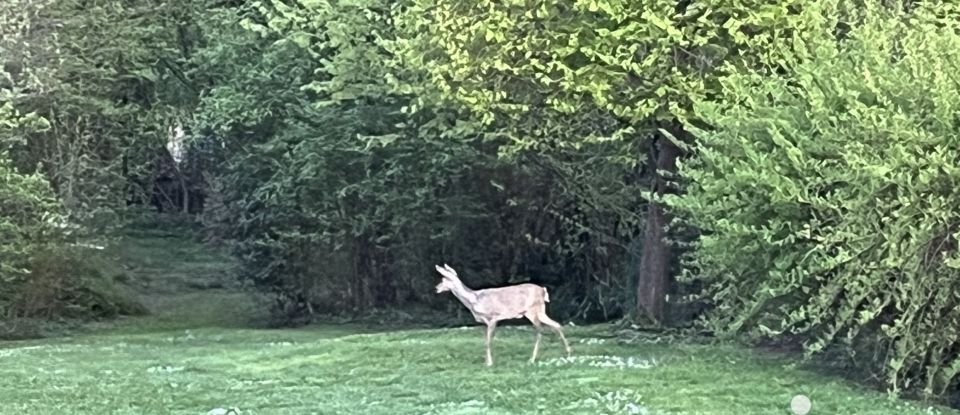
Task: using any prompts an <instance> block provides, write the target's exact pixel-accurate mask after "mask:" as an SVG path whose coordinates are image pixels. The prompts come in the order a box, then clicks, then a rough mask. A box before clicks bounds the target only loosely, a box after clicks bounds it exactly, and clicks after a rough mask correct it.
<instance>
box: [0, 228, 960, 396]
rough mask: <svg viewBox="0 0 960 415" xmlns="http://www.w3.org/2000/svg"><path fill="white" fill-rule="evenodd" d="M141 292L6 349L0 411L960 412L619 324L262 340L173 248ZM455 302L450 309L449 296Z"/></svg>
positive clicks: (218, 267) (205, 252)
mask: <svg viewBox="0 0 960 415" xmlns="http://www.w3.org/2000/svg"><path fill="white" fill-rule="evenodd" d="M117 255H119V256H120V257H121V259H122V260H123V263H124V264H127V266H126V268H127V271H126V273H127V274H128V278H129V280H130V281H129V284H130V285H131V287H132V288H133V289H135V290H137V291H138V292H139V293H140V294H139V295H140V297H141V300H143V302H144V303H145V304H146V305H147V306H148V308H150V310H151V311H152V312H153V314H152V315H150V316H145V317H134V318H128V319H124V320H122V321H118V322H111V323H101V324H97V325H92V326H90V327H88V328H87V329H86V330H85V331H84V332H82V333H80V334H77V335H74V336H70V337H61V338H50V339H42V340H30V341H15V342H0V414H38V415H47V414H70V415H92V414H96V415H104V414H131V415H132V414H137V415H143V414H198V415H203V414H207V413H208V412H209V411H210V410H212V409H215V408H229V407H236V408H239V409H240V410H241V413H242V414H244V415H248V414H297V415H302V414H390V415H394V414H646V415H655V414H731V415H733V414H738V415H739V414H758V415H759V414H763V415H769V414H790V413H791V412H790V409H789V408H790V406H789V405H790V399H791V398H792V397H793V396H794V395H796V394H805V395H807V396H809V397H810V399H811V401H812V402H813V409H812V411H811V412H810V414H814V415H816V414H865V415H870V414H898V415H900V414H902V415H914V414H916V415H920V414H960V412H957V411H952V410H949V409H944V408H939V407H937V408H934V407H931V406H929V405H925V404H922V403H919V402H907V401H902V400H891V399H888V398H887V396H886V395H885V394H883V393H881V392H877V391H873V390H870V389H867V388H865V387H861V386H858V385H856V384H854V383H851V382H848V381H845V380H843V379H840V378H838V377H832V376H828V375H824V374H820V373H815V372H811V371H807V370H803V369H798V368H795V367H794V365H792V364H791V362H790V361H787V360H783V359H778V358H773V357H769V356H766V355H761V354H758V353H756V352H754V351H751V350H747V349H743V348H739V347H735V346H730V345H721V346H710V345H702V344H692V343H669V342H667V343H664V342H660V343H657V342H650V341H645V340H643V338H641V339H640V340H638V341H633V342H626V341H623V340H618V339H617V338H613V337H610V330H609V327H606V326H589V327H570V326H567V327H565V330H566V332H567V334H568V337H569V339H570V341H571V345H572V346H573V348H574V356H573V357H572V358H569V359H567V358H564V356H563V354H562V345H561V344H560V341H559V339H558V338H557V337H556V336H555V335H554V334H552V333H550V332H547V333H546V334H545V336H544V343H543V345H542V349H541V356H540V360H539V361H538V363H537V364H533V365H531V364H528V363H527V359H528V358H529V355H530V353H531V351H532V347H533V339H534V336H533V331H532V329H531V328H530V326H523V325H521V326H505V327H501V328H500V329H498V331H497V334H496V340H495V342H494V358H495V366H494V367H492V368H487V367H485V366H484V365H483V329H481V328H480V327H477V326H471V327H462V328H449V329H407V330H401V329H393V330H390V329H387V328H371V327H360V326H351V325H320V326H311V327H306V328H300V329H282V330H270V329H252V328H250V326H249V324H248V322H249V321H250V320H254V319H256V318H258V314H257V313H258V310H259V309H258V306H257V304H258V302H257V301H258V300H256V299H254V298H252V297H251V296H250V295H248V294H245V293H244V292H243V291H241V290H239V289H238V287H237V286H235V285H234V283H233V282H232V281H231V280H230V275H229V274H230V269H231V267H232V264H231V263H230V261H229V258H228V257H227V256H226V255H225V253H223V252H220V251H217V250H212V249H210V248H209V247H204V246H202V245H199V244H197V243H195V242H191V241H186V240H183V239H179V238H169V236H163V235H160V236H158V235H152V236H142V235H141V236H139V237H136V238H132V239H131V240H129V241H126V242H125V243H123V244H121V246H120V247H119V248H118V251H117ZM451 301H454V300H453V299H451Z"/></svg>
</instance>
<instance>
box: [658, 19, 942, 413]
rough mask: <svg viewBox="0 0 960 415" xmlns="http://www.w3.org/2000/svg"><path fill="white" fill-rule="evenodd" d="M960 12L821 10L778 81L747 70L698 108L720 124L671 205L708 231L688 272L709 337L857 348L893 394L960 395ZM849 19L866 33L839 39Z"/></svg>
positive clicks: (795, 38)
mask: <svg viewBox="0 0 960 415" xmlns="http://www.w3.org/2000/svg"><path fill="white" fill-rule="evenodd" d="M823 3H824V4H829V2H823ZM946 10H947V9H945V8H942V7H940V8H938V10H937V11H936V12H934V11H931V10H927V9H924V8H922V7H920V6H917V9H916V10H913V11H911V12H909V13H906V12H899V11H891V10H889V9H884V8H883V7H881V5H880V4H879V3H878V2H876V1H867V2H866V7H864V8H862V9H860V10H846V11H844V10H837V9H830V8H825V9H824V13H823V14H822V16H824V17H823V20H822V21H810V22H808V23H809V24H810V27H811V29H810V30H808V31H805V32H804V34H803V35H801V34H794V35H792V36H787V37H784V39H783V40H782V44H781V45H780V47H781V48H782V49H781V50H779V51H775V52H774V53H779V54H781V55H782V56H786V57H787V59H785V60H784V61H782V66H783V67H782V68H780V69H781V70H780V72H781V73H780V74H778V75H776V76H769V75H766V74H764V73H759V72H745V71H737V70H734V72H733V73H732V74H731V75H729V76H726V77H725V78H723V79H722V80H721V82H722V84H723V87H724V88H723V94H722V96H719V97H713V98H712V99H709V100H706V99H702V100H700V102H699V103H698V105H697V110H698V116H700V117H702V119H703V120H704V121H706V122H707V123H708V124H709V125H710V127H709V128H700V129H695V130H696V131H697V134H698V135H699V138H700V139H701V141H700V142H699V153H698V154H699V157H698V159H697V160H695V161H694V162H691V163H690V164H688V165H686V166H684V168H683V169H682V171H683V174H684V175H685V176H686V178H687V179H689V180H690V185H689V189H688V192H687V194H686V195H685V196H683V197H680V198H676V199H673V200H672V204H673V205H674V207H676V208H677V209H679V210H680V211H681V212H683V213H685V214H686V215H687V216H688V219H690V220H691V221H692V222H693V223H694V224H696V225H697V226H699V227H700V228H702V229H703V232H704V234H703V236H702V238H701V239H700V240H699V244H698V250H697V251H696V253H694V254H693V255H692V256H691V257H690V258H689V259H688V266H689V270H690V271H689V273H688V277H689V278H691V279H698V280H702V282H704V283H705V285H706V286H707V289H706V290H707V291H706V293H705V294H706V296H707V297H708V298H710V299H711V301H712V302H713V307H714V308H713V311H712V312H711V315H710V317H709V318H708V320H707V323H708V325H709V326H710V327H711V328H712V329H714V330H716V331H718V332H720V333H726V334H734V333H745V334H749V335H750V338H753V339H777V340H783V339H794V340H796V341H799V342H800V343H801V344H802V345H803V347H804V348H805V350H806V351H807V352H808V354H810V355H812V354H815V353H820V352H823V351H828V350H844V351H845V352H846V353H848V354H849V356H850V358H851V359H852V361H853V362H855V363H857V364H860V365H862V367H865V368H868V369H872V370H876V371H877V372H880V373H879V374H880V375H881V376H882V377H883V378H884V379H886V380H887V382H888V385H889V387H890V388H891V390H892V391H894V392H898V391H902V390H904V389H910V390H922V392H924V393H925V394H928V395H930V394H940V393H942V392H944V391H946V390H950V389H951V388H955V387H956V385H957V381H958V376H957V375H958V374H960V358H958V357H960V356H958V352H960V348H958V347H957V342H956V339H957V337H958V335H960V250H958V237H960V193H957V192H956V189H957V187H958V184H960V167H958V166H960V164H958V161H960V160H958V157H957V152H956V148H957V137H960V121H958V118H957V114H958V107H960V100H958V98H957V97H958V96H960V81H958V79H957V78H956V77H954V76H952V75H951V74H952V73H956V71H957V69H958V68H960V53H958V51H960V35H958V33H960V31H958V29H960V23H958V20H957V19H956V17H955V16H949V14H948V13H944V11H946ZM841 14H844V15H845V16H847V18H845V19H840V18H838V16H840V15H841ZM841 20H842V21H845V22H860V23H859V24H858V25H856V26H854V27H852V28H850V30H849V31H848V32H846V33H841V36H844V37H845V38H844V39H841V40H838V39H837V38H836V37H835V36H836V35H835V33H840V32H837V30H836V29H837V28H839V27H842V26H843V25H846V23H841ZM798 33H799V32H798Z"/></svg>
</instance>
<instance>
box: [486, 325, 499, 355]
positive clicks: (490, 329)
mask: <svg viewBox="0 0 960 415" xmlns="http://www.w3.org/2000/svg"><path fill="white" fill-rule="evenodd" d="M496 330H497V322H496V321H492V322H489V323H487V341H486V344H487V366H493V352H491V351H490V344H491V343H492V342H493V332H494V331H496Z"/></svg>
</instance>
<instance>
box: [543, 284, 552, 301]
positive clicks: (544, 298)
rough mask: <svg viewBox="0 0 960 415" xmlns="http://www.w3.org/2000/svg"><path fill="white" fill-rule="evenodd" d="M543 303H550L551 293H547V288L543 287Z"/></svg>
mask: <svg viewBox="0 0 960 415" xmlns="http://www.w3.org/2000/svg"><path fill="white" fill-rule="evenodd" d="M543 302H545V303H549V302H550V293H548V292H547V287H543Z"/></svg>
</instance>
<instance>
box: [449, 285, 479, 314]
mask: <svg viewBox="0 0 960 415" xmlns="http://www.w3.org/2000/svg"><path fill="white" fill-rule="evenodd" d="M450 292H452V293H453V296H454V297H457V299H458V300H460V302H461V303H463V305H465V306H466V307H467V308H469V309H470V311H473V308H474V306H475V305H476V304H477V292H476V291H474V290H471V289H470V288H469V287H467V286H466V285H463V283H462V282H460V281H457V282H456V284H454V285H453V287H451V288H450Z"/></svg>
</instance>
